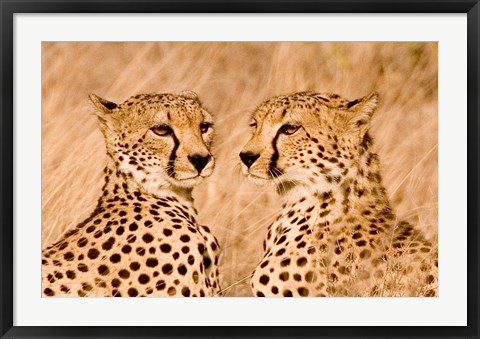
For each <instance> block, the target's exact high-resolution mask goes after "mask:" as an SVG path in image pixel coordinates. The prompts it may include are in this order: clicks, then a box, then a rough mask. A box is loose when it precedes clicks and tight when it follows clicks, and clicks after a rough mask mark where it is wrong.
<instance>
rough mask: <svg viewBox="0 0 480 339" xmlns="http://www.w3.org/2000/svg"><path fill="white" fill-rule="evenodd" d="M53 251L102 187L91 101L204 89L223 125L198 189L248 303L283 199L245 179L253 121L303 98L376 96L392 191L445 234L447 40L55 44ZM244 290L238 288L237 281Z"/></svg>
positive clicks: (48, 236)
mask: <svg viewBox="0 0 480 339" xmlns="http://www.w3.org/2000/svg"><path fill="white" fill-rule="evenodd" d="M42 56H43V60H42V86H43V91H42V100H43V103H42V104H43V112H42V114H43V117H42V119H43V120H42V133H43V134H42V135H43V137H42V175H43V176H42V207H43V208H42V216H43V245H44V246H45V245H47V244H49V243H51V242H52V241H54V240H55V239H56V238H58V236H59V235H60V234H61V233H62V232H63V231H64V230H65V229H66V228H68V227H71V226H73V225H75V224H76V223H77V222H79V221H81V220H82V219H83V218H85V216H87V215H88V214H89V212H90V211H91V209H92V208H93V206H94V204H95V203H96V200H97V196H98V195H99V193H100V188H101V185H102V169H103V167H104V164H105V155H104V142H103V138H102V135H101V133H100V131H99V129H98V128H97V125H96V119H95V117H94V116H93V115H92V114H91V109H90V107H89V104H88V103H87V95H88V93H91V92H94V93H96V94H98V95H100V96H102V97H105V98H107V99H109V100H112V101H118V102H121V101H123V100H124V99H126V98H127V97H129V96H131V95H133V94H138V93H143V92H160V93H161V92H172V91H180V90H185V89H188V90H193V91H195V92H197V93H198V94H199V96H200V98H201V99H202V101H203V102H204V103H205V105H206V106H207V107H208V108H209V109H210V111H211V112H212V113H213V114H214V115H215V117H216V130H217V140H216V145H215V149H214V155H215V156H216V159H217V168H216V171H215V173H214V175H213V176H212V177H210V178H209V179H208V180H206V181H205V182H204V183H203V184H202V185H200V186H199V187H197V188H196V189H195V190H194V196H195V199H196V206H197V208H198V209H199V212H200V222H201V223H204V224H206V225H209V226H210V227H211V228H212V229H213V231H214V234H215V235H216V236H217V237H218V239H219V241H220V243H221V245H222V246H223V253H222V258H221V273H222V277H221V280H222V286H223V287H227V286H230V285H232V284H233V286H232V287H231V288H229V289H228V291H227V295H228V296H245V295H249V294H250V291H249V287H248V284H247V281H248V280H244V281H240V282H238V281H239V280H240V279H242V278H244V277H245V276H247V275H249V274H250V273H251V271H252V269H253V268H254V267H255V265H256V264H257V262H258V260H259V259H260V256H261V253H262V249H261V243H262V240H263V236H264V233H265V231H266V228H267V226H268V224H269V222H270V221H271V220H272V219H273V217H274V215H275V212H276V211H277V210H278V207H279V201H278V197H277V196H276V194H275V193H274V192H273V191H272V190H271V189H269V188H261V187H256V186H253V185H252V184H250V183H249V182H247V181H246V180H244V179H243V178H242V177H241V176H240V173H239V170H238V156H237V154H238V153H239V151H240V149H241V148H242V146H243V144H244V143H245V142H246V141H247V140H248V137H249V131H248V127H247V124H248V115H249V113H250V112H251V111H252V110H253V109H254V108H255V105H257V104H259V103H260V102H261V101H263V100H265V99H267V98H268V97H270V96H273V95H278V94H284V93H288V92H293V91H299V90H307V89H310V90H315V91H320V92H334V93H338V94H340V95H342V96H344V97H346V98H349V99H354V98H357V97H360V96H363V95H365V94H367V93H368V92H369V91H371V90H373V89H375V90H377V91H378V92H379V93H380V95H381V98H382V100H381V106H380V109H379V111H378V112H377V114H376V116H375V118H374V121H373V126H372V134H373V136H374V137H375V139H376V149H377V150H378V153H379V154H380V156H381V159H382V163H383V168H384V183H385V185H386V187H387V190H388V192H389V194H390V196H391V198H392V203H393V207H394V210H395V211H396V212H397V213H398V216H399V217H400V218H406V219H408V220H411V221H413V222H415V223H416V224H417V225H418V226H419V227H420V228H421V229H423V230H424V231H425V233H426V234H427V236H428V237H429V238H433V239H436V233H437V187H438V183H437V173H438V166H437V164H438V162H437V131H438V130H437V120H438V114H437V111H438V106H437V44H436V43H44V44H43V51H42ZM236 282H238V283H236Z"/></svg>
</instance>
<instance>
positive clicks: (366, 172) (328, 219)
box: [282, 152, 394, 228]
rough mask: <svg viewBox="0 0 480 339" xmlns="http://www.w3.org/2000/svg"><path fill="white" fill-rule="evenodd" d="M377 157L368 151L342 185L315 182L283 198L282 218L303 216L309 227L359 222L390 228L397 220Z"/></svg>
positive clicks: (294, 188) (342, 179)
mask: <svg viewBox="0 0 480 339" xmlns="http://www.w3.org/2000/svg"><path fill="white" fill-rule="evenodd" d="M379 168H380V166H379V161H378V157H377V155H376V154H374V153H371V152H365V153H364V154H362V155H361V156H360V157H359V158H358V161H357V162H355V163H353V165H352V166H351V168H350V170H349V171H348V174H347V175H345V176H342V178H341V180H339V182H332V183H328V184H326V183H325V181H320V180H319V181H317V182H313V183H312V184H311V185H308V186H296V187H293V188H291V189H289V190H288V192H286V193H285V194H284V195H283V202H284V204H283V205H282V206H283V211H282V215H286V216H288V215H290V216H292V214H293V213H294V214H295V215H297V216H298V215H303V216H304V218H306V219H307V220H308V219H312V220H310V222H309V224H321V225H332V227H335V225H344V224H345V222H344V221H346V222H347V223H355V222H360V223H362V222H369V223H376V222H378V221H380V222H381V223H382V224H387V226H386V227H387V228H388V227H389V226H388V225H389V224H390V223H391V222H392V220H393V219H394V215H393V213H392V212H391V208H390V202H389V201H388V198H387V196H386V191H385V188H384V187H383V185H382V182H381V176H380V170H379Z"/></svg>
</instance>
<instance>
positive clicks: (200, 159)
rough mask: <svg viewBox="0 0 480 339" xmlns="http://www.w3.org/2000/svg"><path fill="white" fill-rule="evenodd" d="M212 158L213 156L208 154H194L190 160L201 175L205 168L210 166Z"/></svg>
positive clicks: (189, 157)
mask: <svg viewBox="0 0 480 339" xmlns="http://www.w3.org/2000/svg"><path fill="white" fill-rule="evenodd" d="M210 158H211V155H210V154H208V155H205V156H203V155H200V154H194V155H192V156H190V155H189V156H188V160H190V162H191V163H192V165H193V167H195V168H196V169H197V171H198V173H200V172H201V171H202V170H203V169H204V168H205V166H206V165H207V164H208V161H209V160H210Z"/></svg>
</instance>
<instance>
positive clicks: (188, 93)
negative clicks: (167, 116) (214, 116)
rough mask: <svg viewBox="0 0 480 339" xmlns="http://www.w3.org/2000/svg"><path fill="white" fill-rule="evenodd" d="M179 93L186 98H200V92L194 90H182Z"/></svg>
mask: <svg viewBox="0 0 480 339" xmlns="http://www.w3.org/2000/svg"><path fill="white" fill-rule="evenodd" d="M178 95H179V96H181V97H184V98H186V99H193V100H198V94H197V93H195V92H193V91H182V92H180V93H178Z"/></svg>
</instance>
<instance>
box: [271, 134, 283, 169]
mask: <svg viewBox="0 0 480 339" xmlns="http://www.w3.org/2000/svg"><path fill="white" fill-rule="evenodd" d="M280 129H281V128H280ZM280 129H278V131H277V134H276V135H275V137H274V138H273V140H272V148H273V154H272V158H271V159H270V166H269V167H270V168H269V173H268V174H269V175H270V177H273V176H278V175H281V174H283V171H282V170H281V169H280V168H278V167H277V161H278V149H277V139H278V137H279V136H280Z"/></svg>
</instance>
